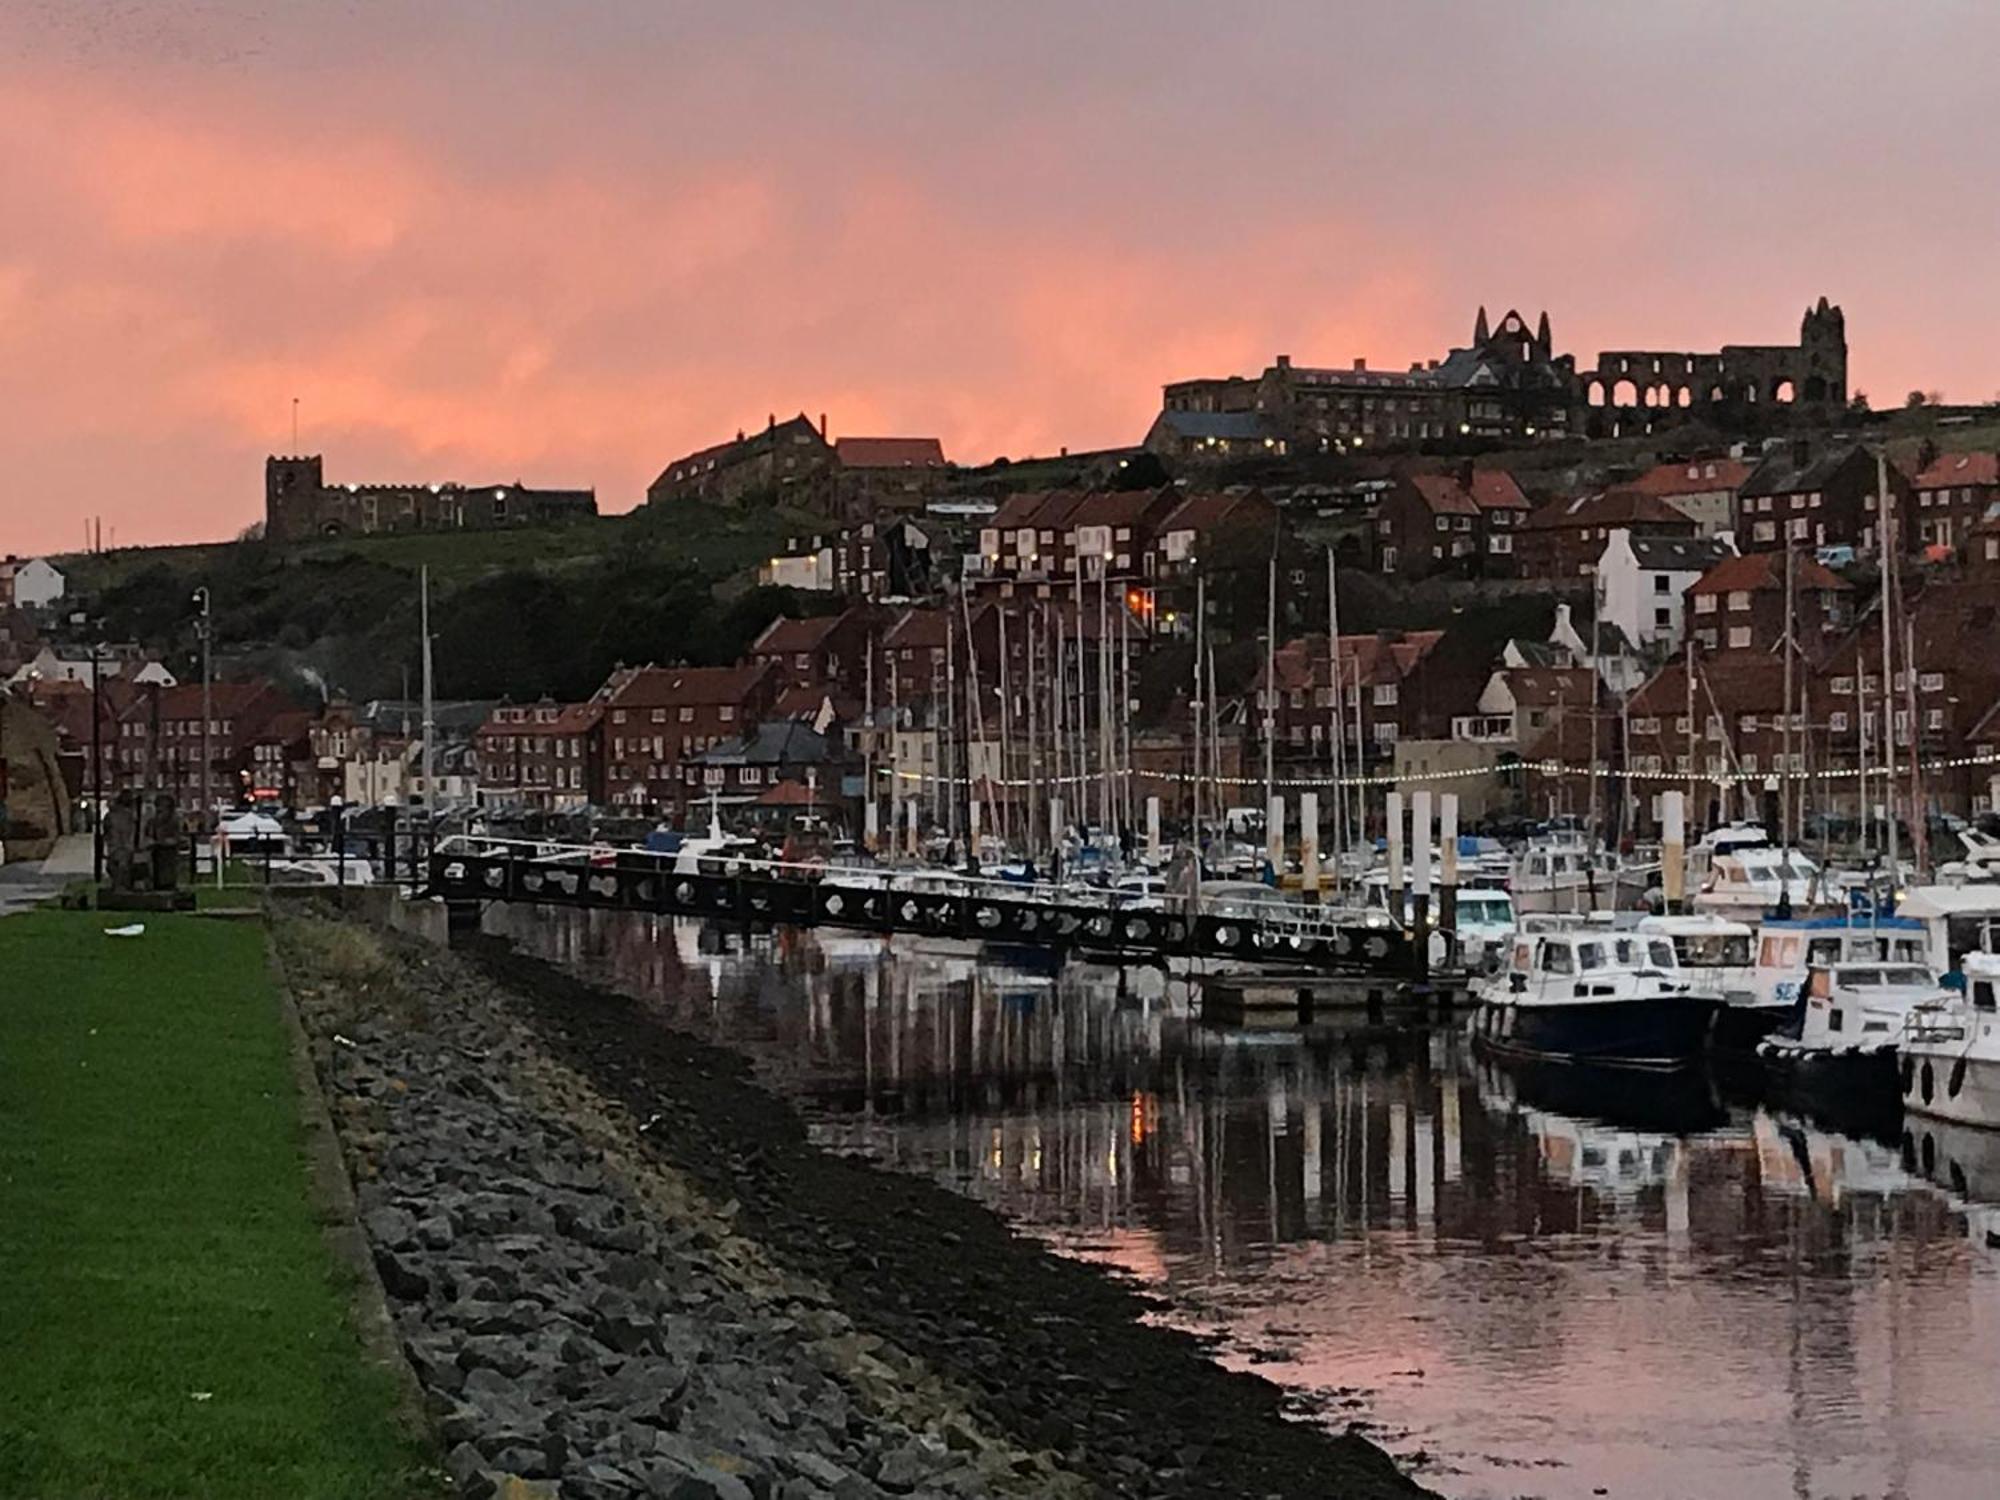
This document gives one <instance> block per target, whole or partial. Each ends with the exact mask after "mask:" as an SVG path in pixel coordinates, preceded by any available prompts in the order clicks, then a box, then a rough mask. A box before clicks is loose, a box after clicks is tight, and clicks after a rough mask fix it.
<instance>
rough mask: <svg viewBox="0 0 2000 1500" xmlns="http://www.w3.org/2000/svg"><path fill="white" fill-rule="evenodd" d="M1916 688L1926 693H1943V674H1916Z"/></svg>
mask: <svg viewBox="0 0 2000 1500" xmlns="http://www.w3.org/2000/svg"><path fill="white" fill-rule="evenodd" d="M1917 686H1918V687H1919V688H1920V689H1922V690H1923V691H1924V692H1926V693H1941V692H1943V691H1944V673H1942V672H1920V673H1918V674H1917Z"/></svg>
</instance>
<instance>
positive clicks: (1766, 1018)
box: [1709, 1004, 1796, 1053]
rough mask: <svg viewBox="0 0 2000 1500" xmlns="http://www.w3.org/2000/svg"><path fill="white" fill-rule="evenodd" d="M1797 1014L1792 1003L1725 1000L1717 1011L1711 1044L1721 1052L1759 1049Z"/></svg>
mask: <svg viewBox="0 0 2000 1500" xmlns="http://www.w3.org/2000/svg"><path fill="white" fill-rule="evenodd" d="M1795 1014H1796V1011H1795V1010H1794V1009H1793V1007H1791V1006H1789V1005H1727V1004H1725V1005H1724V1006H1723V1007H1722V1009H1721V1010H1720V1011H1718V1012H1717V1013H1716V1017H1715V1030H1714V1032H1713V1033H1712V1034H1711V1036H1710V1039H1709V1044H1710V1045H1711V1046H1712V1047H1714V1048H1715V1050H1716V1051H1718V1052H1736V1053H1752V1052H1755V1051H1756V1050H1757V1044H1758V1043H1759V1042H1761V1041H1763V1040H1764V1038H1765V1037H1767V1036H1769V1035H1770V1034H1771V1033H1772V1032H1774V1031H1776V1030H1777V1029H1778V1028H1779V1027H1780V1026H1782V1025H1784V1024H1785V1022H1786V1021H1788V1020H1790V1019H1791V1018H1792V1016H1793V1015H1795Z"/></svg>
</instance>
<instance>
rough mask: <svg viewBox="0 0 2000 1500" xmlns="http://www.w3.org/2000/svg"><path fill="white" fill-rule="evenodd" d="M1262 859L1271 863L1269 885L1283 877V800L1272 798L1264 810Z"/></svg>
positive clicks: (1280, 880)
mask: <svg viewBox="0 0 2000 1500" xmlns="http://www.w3.org/2000/svg"><path fill="white" fill-rule="evenodd" d="M1264 857H1265V858H1266V859H1268V860H1269V861H1270V862H1271V883H1272V884H1273V885H1277V884H1280V883H1282V881H1283V880H1284V877H1285V799H1284V798H1283V797H1273V798H1272V799H1271V801H1270V804H1269V805H1268V806H1267V807H1266V808H1265V810H1264Z"/></svg>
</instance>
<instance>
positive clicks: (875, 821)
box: [861, 787, 882, 854]
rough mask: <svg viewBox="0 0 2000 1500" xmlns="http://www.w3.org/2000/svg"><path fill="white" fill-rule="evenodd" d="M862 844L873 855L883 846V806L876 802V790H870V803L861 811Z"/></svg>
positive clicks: (871, 788)
mask: <svg viewBox="0 0 2000 1500" xmlns="http://www.w3.org/2000/svg"><path fill="white" fill-rule="evenodd" d="M861 844H862V847H863V848H865V849H866V850H867V851H868V852H869V853H870V854H873V853H874V852H875V851H876V850H877V849H878V848H880V847H881V844H882V804H881V803H880V802H879V801H878V800H876V797H875V789H874V788H873V787H870V788H869V789H868V801H867V802H866V803H865V804H864V805H863V807H862V809H861Z"/></svg>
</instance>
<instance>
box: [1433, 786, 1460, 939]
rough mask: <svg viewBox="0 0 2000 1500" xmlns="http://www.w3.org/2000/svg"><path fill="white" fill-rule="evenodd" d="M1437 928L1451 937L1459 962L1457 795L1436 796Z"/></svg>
mask: <svg viewBox="0 0 2000 1500" xmlns="http://www.w3.org/2000/svg"><path fill="white" fill-rule="evenodd" d="M1438 928H1439V930H1440V931H1443V932H1448V933H1450V934H1451V947H1452V957H1453V958H1455V959H1460V960H1462V959H1463V958H1464V956H1465V954H1464V950H1463V949H1462V948H1461V947H1460V946H1459V941H1458V793H1457V792H1442V793H1440V794H1439V795H1438Z"/></svg>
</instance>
